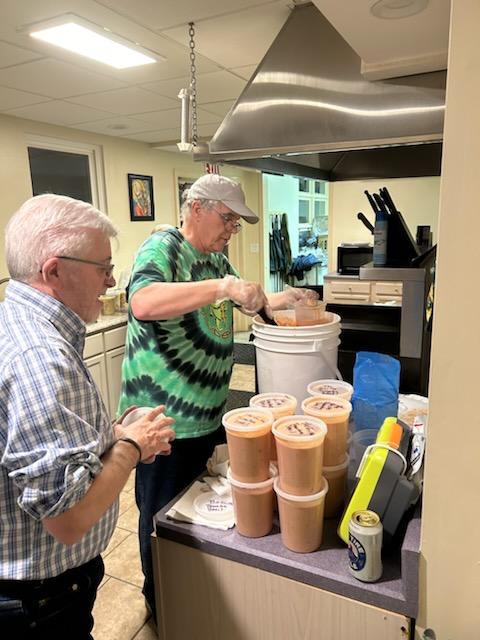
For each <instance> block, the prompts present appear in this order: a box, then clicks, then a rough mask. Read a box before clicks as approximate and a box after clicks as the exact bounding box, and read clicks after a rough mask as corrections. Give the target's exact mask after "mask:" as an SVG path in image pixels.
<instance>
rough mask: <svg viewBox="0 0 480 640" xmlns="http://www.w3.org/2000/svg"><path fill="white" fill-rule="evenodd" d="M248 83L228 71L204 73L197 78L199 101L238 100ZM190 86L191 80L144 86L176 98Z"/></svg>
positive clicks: (179, 79)
mask: <svg viewBox="0 0 480 640" xmlns="http://www.w3.org/2000/svg"><path fill="white" fill-rule="evenodd" d="M245 84H246V82H245V81H244V80H241V79H240V78H237V76H234V75H232V74H231V73H229V72H228V71H215V72H214V73H202V74H199V75H198V76H197V100H198V102H199V103H203V102H218V101H220V100H236V99H237V98H238V96H239V95H240V93H241V92H242V90H243V88H244V86H245ZM189 85H190V78H189V77H184V78H176V79H175V80H162V81H160V82H152V83H149V84H146V85H144V87H145V88H146V89H150V90H151V91H156V92H158V93H160V94H161V95H163V96H168V97H170V98H171V97H174V96H175V97H176V96H178V92H179V91H180V89H182V88H183V87H188V86H189Z"/></svg>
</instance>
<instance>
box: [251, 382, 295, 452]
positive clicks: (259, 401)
mask: <svg viewBox="0 0 480 640" xmlns="http://www.w3.org/2000/svg"><path fill="white" fill-rule="evenodd" d="M250 406H251V407H260V408H263V409H268V410H269V411H271V412H272V413H273V417H274V419H275V420H277V419H278V418H283V417H284V416H293V414H294V413H295V411H296V410H297V399H296V398H295V397H294V396H291V395H289V394H288V393H274V392H271V393H259V394H257V395H256V396H253V398H250ZM270 460H273V461H274V462H275V461H276V460H277V447H276V445H275V438H274V437H273V433H272V434H271V449H270Z"/></svg>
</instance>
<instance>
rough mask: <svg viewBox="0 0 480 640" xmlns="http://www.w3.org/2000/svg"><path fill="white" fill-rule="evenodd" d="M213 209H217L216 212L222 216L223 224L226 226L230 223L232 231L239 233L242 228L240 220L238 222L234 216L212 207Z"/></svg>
mask: <svg viewBox="0 0 480 640" xmlns="http://www.w3.org/2000/svg"><path fill="white" fill-rule="evenodd" d="M212 211H215V213H216V214H217V215H218V216H220V218H221V219H222V220H223V224H224V225H225V226H228V225H230V227H231V229H232V233H238V232H239V231H241V230H242V225H241V223H240V222H237V221H236V220H235V218H232V216H231V215H230V214H228V213H220V211H217V210H216V209H214V208H213V207H212Z"/></svg>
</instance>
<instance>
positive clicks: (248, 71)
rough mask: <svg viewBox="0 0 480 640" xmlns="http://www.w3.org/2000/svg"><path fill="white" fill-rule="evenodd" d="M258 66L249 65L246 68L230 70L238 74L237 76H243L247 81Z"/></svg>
mask: <svg viewBox="0 0 480 640" xmlns="http://www.w3.org/2000/svg"><path fill="white" fill-rule="evenodd" d="M257 67H258V65H257V64H247V65H246V66H245V67H233V68H232V69H230V71H231V72H232V73H236V74H237V76H241V77H242V78H245V80H250V78H251V77H252V76H253V74H254V73H255V71H256V70H257Z"/></svg>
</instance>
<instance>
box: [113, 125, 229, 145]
mask: <svg viewBox="0 0 480 640" xmlns="http://www.w3.org/2000/svg"><path fill="white" fill-rule="evenodd" d="M218 127H219V125H218V124H205V125H200V126H199V127H198V135H199V136H200V137H208V138H211V137H212V136H213V134H214V133H215V132H216V131H217V129H218ZM122 137H124V138H132V139H134V140H143V142H164V141H168V142H171V141H180V123H179V126H178V127H176V128H175V127H173V128H172V129H161V130H159V129H156V130H152V131H149V132H148V133H145V132H143V133H140V135H139V136H137V135H131V134H123V135H122Z"/></svg>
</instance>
